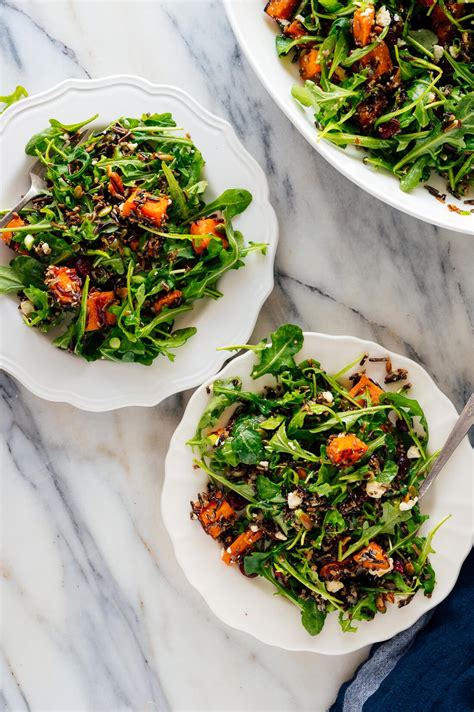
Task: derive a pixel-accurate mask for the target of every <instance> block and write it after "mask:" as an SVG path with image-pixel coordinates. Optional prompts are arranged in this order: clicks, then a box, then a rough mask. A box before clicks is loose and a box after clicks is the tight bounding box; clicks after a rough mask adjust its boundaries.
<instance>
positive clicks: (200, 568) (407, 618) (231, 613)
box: [161, 333, 472, 655]
mask: <svg viewBox="0 0 474 712" xmlns="http://www.w3.org/2000/svg"><path fill="white" fill-rule="evenodd" d="M363 353H369V354H370V355H371V356H385V355H386V354H389V355H390V356H391V358H392V362H393V366H394V368H400V367H402V368H407V369H408V371H409V378H410V382H411V383H412V384H413V387H412V388H411V390H410V395H411V397H413V398H416V399H418V400H419V401H420V403H421V405H422V407H423V408H424V410H425V413H426V417H427V420H428V424H429V427H430V440H429V450H430V452H433V451H435V450H437V449H438V448H440V447H441V446H442V445H443V444H444V442H445V440H446V438H447V436H448V434H449V432H450V430H451V428H452V426H453V424H454V422H455V420H456V418H457V413H456V410H455V408H454V406H453V405H452V403H451V402H450V401H449V400H448V398H446V396H445V395H443V393H441V391H440V390H439V388H438V387H437V386H436V385H435V384H434V382H433V381H432V379H431V378H430V376H429V375H428V374H427V373H426V371H425V370H424V369H423V368H421V366H419V365H418V364H416V363H415V362H414V361H411V360H410V359H408V358H406V357H404V356H399V355H397V354H394V353H391V352H390V351H387V350H386V349H384V348H382V347H381V346H379V345H378V344H375V343H373V342H371V341H362V340H361V339H358V338H356V337H352V336H327V335H323V334H316V333H306V334H305V343H304V347H303V349H302V351H301V352H300V354H299V355H298V358H301V359H304V358H309V357H313V358H315V359H317V360H318V361H320V362H321V363H322V365H323V367H324V368H326V369H327V370H328V372H330V373H336V372H337V371H338V370H339V369H340V368H342V367H343V366H345V365H346V364H347V363H350V362H351V361H352V360H353V359H355V358H357V356H359V355H361V354H363ZM254 362H255V356H254V354H253V353H251V352H246V353H245V354H244V355H242V356H239V357H238V358H236V359H234V360H233V361H231V362H230V363H229V364H228V365H227V366H226V367H225V368H224V369H223V371H222V372H221V373H220V374H219V378H228V377H234V376H239V377H240V378H241V379H242V381H243V387H244V389H247V390H252V391H260V390H261V389H262V387H263V385H266V384H267V383H271V381H272V379H271V378H267V377H263V378H262V379H259V380H257V381H253V380H252V379H251V378H250V376H249V373H250V370H251V367H252V364H253V363H254ZM368 368H369V373H370V374H372V375H374V376H375V377H377V374H380V376H381V378H382V380H383V374H382V373H381V372H380V370H383V365H381V364H369V365H368ZM213 380H214V379H211V380H210V381H208V383H206V384H204V385H202V386H201V387H200V388H199V389H198V390H197V391H196V392H195V393H194V395H193V396H192V398H191V400H190V401H189V403H188V406H187V408H186V411H185V413H184V416H183V419H182V420H181V423H180V424H179V426H178V428H177V429H176V431H175V433H174V435H173V438H172V440H171V443H170V448H169V451H168V455H167V457H166V463H165V482H164V486H163V494H162V498H161V509H162V514H163V518H164V522H165V525H166V527H167V529H168V533H169V535H170V537H171V540H172V542H173V546H174V550H175V554H176V558H177V559H178V561H179V563H180V565H181V567H182V569H183V571H184V573H185V575H186V577H187V578H188V580H189V582H190V583H191V584H192V585H193V586H194V587H195V588H196V589H197V590H198V591H199V592H200V593H201V595H202V596H203V597H204V599H205V600H206V602H207V603H208V605H209V606H210V608H211V609H212V610H213V611H214V613H215V614H216V616H218V617H219V618H220V619H221V620H223V621H224V622H225V623H227V624H228V625H230V626H232V627H234V628H237V629H238V630H242V631H245V632H246V633H250V634H251V635H253V636H255V637H256V638H258V639H259V640H261V641H263V642H264V643H269V644H270V645H276V646H278V647H280V648H285V649H287V650H300V651H303V650H304V651H313V652H317V653H324V654H326V655H340V654H343V653H349V652H352V651H354V650H358V649H359V648H362V647H364V646H366V645H370V644H372V643H375V642H377V641H381V640H386V639H387V638H390V637H392V636H393V635H395V634H396V633H399V632H400V631H402V630H405V628H408V627H409V626H411V625H412V624H413V623H415V621H416V620H417V619H418V618H419V617H420V616H421V615H422V614H423V613H425V612H426V611H428V610H429V609H430V608H433V606H435V605H436V604H437V603H439V602H440V601H442V600H443V599H444V598H445V597H446V596H447V595H448V593H449V592H450V591H451V589H452V588H453V586H454V584H455V582H456V579H457V577H458V574H459V570H460V568H461V564H462V562H463V560H464V559H465V557H466V556H467V554H468V552H469V550H470V548H471V545H472V474H471V464H472V463H471V449H470V446H469V443H468V441H467V439H466V440H465V441H464V442H463V443H462V444H461V446H460V447H459V448H458V450H457V451H456V453H455V454H454V455H453V457H452V458H451V460H450V461H449V463H448V464H447V465H446V467H445V469H444V471H443V473H442V475H440V477H439V478H438V480H437V481H436V482H435V483H434V484H433V485H432V487H431V489H430V491H429V492H428V494H427V495H426V496H425V498H424V499H423V501H422V511H423V512H426V513H428V514H429V515H430V520H429V522H426V523H425V524H424V525H423V529H422V531H423V532H426V531H429V529H430V528H432V527H433V526H434V525H435V524H436V523H437V522H439V521H440V520H441V519H442V518H443V517H445V516H446V515H447V514H452V517H451V518H450V519H449V520H448V521H447V522H446V523H445V524H444V525H443V526H442V527H441V529H440V530H439V531H438V533H437V534H436V537H435V540H434V548H435V549H436V553H435V554H432V555H431V561H432V564H433V566H434V568H435V571H436V574H437V579H438V581H437V585H436V587H435V590H434V593H433V595H432V597H431V598H425V597H424V596H423V595H422V594H420V593H418V594H417V595H416V596H415V598H414V599H413V601H412V602H411V603H410V604H409V605H408V606H406V607H404V608H397V607H396V606H390V607H389V610H388V611H387V613H386V614H385V615H377V616H376V617H375V619H374V620H373V621H370V622H368V621H365V622H360V623H358V627H359V629H358V632H357V633H343V632H342V631H341V630H340V628H339V623H338V621H337V616H336V615H334V614H331V615H329V616H328V618H327V619H326V624H325V626H324V628H323V631H322V632H321V633H320V634H319V635H318V636H316V637H314V638H313V637H311V636H310V635H308V633H307V632H306V631H305V629H304V628H303V627H302V625H301V623H300V616H299V613H298V611H297V609H296V608H295V607H294V606H292V604H291V603H289V602H288V601H286V600H284V599H282V598H281V597H279V596H274V595H272V594H273V587H272V586H271V585H270V584H269V583H268V582H266V581H265V580H262V579H260V578H246V577H245V576H243V575H242V574H241V573H240V571H239V569H238V567H227V566H225V564H223V563H222V562H221V560H220V549H219V546H218V545H217V544H216V542H215V541H214V540H213V539H211V537H209V536H206V535H205V534H204V532H203V531H202V529H201V527H200V526H199V523H198V522H196V521H192V520H191V519H190V517H189V512H190V504H189V503H190V501H191V500H194V499H195V498H196V495H197V493H198V492H200V491H203V490H204V489H205V486H206V483H207V478H206V475H205V474H204V473H203V472H202V471H201V470H195V469H194V468H193V453H192V451H191V448H190V447H188V446H186V444H185V443H186V441H187V440H188V439H189V438H191V437H192V436H193V435H194V432H195V429H196V425H197V422H198V420H199V417H200V415H201V413H202V411H203V410H204V408H205V407H206V405H207V404H208V402H209V399H210V397H211V396H210V395H209V393H208V392H207V387H208V386H210V385H211V384H212V382H213Z"/></svg>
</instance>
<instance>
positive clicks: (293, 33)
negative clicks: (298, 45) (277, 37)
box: [283, 20, 306, 40]
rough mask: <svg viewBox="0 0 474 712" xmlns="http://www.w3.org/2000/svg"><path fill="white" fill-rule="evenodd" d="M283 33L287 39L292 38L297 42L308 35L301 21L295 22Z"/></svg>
mask: <svg viewBox="0 0 474 712" xmlns="http://www.w3.org/2000/svg"><path fill="white" fill-rule="evenodd" d="M283 33H284V34H285V35H286V36H287V37H292V38H293V39H294V40H296V39H297V38H298V37H303V35H305V34H306V30H305V28H304V25H302V24H301V22H300V21H299V20H293V22H290V24H289V25H287V26H286V27H285V28H284V29H283Z"/></svg>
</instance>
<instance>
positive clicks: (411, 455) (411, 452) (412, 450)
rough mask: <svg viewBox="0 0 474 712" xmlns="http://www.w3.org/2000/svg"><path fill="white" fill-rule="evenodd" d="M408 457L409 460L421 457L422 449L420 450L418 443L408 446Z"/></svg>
mask: <svg viewBox="0 0 474 712" xmlns="http://www.w3.org/2000/svg"><path fill="white" fill-rule="evenodd" d="M407 457H408V459H409V460H418V458H419V457H420V451H419V450H418V448H417V447H416V445H412V446H411V447H409V448H408V450H407Z"/></svg>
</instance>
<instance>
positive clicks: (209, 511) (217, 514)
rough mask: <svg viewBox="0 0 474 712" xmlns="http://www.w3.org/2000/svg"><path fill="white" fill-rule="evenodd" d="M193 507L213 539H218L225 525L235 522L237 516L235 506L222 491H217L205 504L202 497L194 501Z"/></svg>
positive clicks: (203, 526)
mask: <svg viewBox="0 0 474 712" xmlns="http://www.w3.org/2000/svg"><path fill="white" fill-rule="evenodd" d="M192 508H193V512H194V514H195V515H196V516H197V518H198V519H199V521H200V522H201V526H202V528H203V529H204V531H205V532H206V534H209V535H210V536H212V538H213V539H217V537H218V536H219V535H220V534H222V532H223V531H224V528H225V526H226V525H228V524H230V523H231V522H233V521H234V519H235V517H236V513H235V510H234V508H233V507H232V506H231V505H230V504H229V503H228V502H227V500H226V499H225V498H224V495H223V494H222V492H216V493H215V495H213V496H212V497H211V499H210V500H209V501H208V502H207V503H205V504H203V503H202V499H201V500H200V501H199V502H194V503H193V505H192Z"/></svg>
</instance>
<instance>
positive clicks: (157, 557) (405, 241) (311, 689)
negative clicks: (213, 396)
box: [0, 0, 474, 712]
mask: <svg viewBox="0 0 474 712" xmlns="http://www.w3.org/2000/svg"><path fill="white" fill-rule="evenodd" d="M0 53H1V55H0V56H1V65H0V66H1V69H0V91H1V93H8V92H9V91H10V90H11V89H12V88H13V87H14V86H15V84H17V83H18V84H23V85H24V86H26V87H27V88H28V90H29V91H30V93H34V92H37V91H41V90H43V89H46V88H48V87H49V86H51V85H53V84H54V83H56V82H58V81H61V80H62V79H64V78H67V77H81V78H86V77H98V76H105V75H109V74H115V73H129V74H140V75H142V76H145V77H147V78H148V79H150V80H152V81H159V82H167V83H170V84H176V85H178V86H181V87H183V88H184V89H185V90H187V91H189V92H190V93H191V94H193V95H194V96H195V97H196V98H197V100H198V101H200V102H201V103H203V104H204V105H205V106H207V107H208V108H209V109H210V110H211V111H213V112H215V113H217V114H220V115H222V116H224V117H225V118H227V119H228V120H229V121H231V123H232V124H233V125H234V127H235V129H236V131H237V133H238V135H239V137H240V138H241V140H242V142H243V143H244V144H245V146H246V147H247V148H248V150H249V151H250V152H251V153H252V154H253V155H254V156H255V157H256V159H257V160H258V161H259V162H260V164H261V165H262V166H263V168H264V170H265V172H266V173H267V176H268V179H269V183H270V189H271V194H272V202H273V205H274V206H275V209H276V211H277V215H278V219H279V223H280V235H281V237H280V247H279V250H278V256H277V263H276V284H275V290H274V292H273V294H272V295H271V297H270V298H269V299H268V301H267V304H266V305H265V307H264V309H263V311H262V314H261V316H260V319H259V321H258V324H257V327H256V330H255V334H254V338H259V337H261V336H263V335H264V334H266V333H267V332H268V331H269V330H270V329H272V328H274V327H275V326H276V325H277V324H279V323H281V322H283V321H296V322H298V323H300V324H301V325H302V326H303V327H305V328H306V329H312V330H316V331H324V332H329V333H335V334H342V333H346V334H355V335H359V336H361V337H364V338H371V339H374V340H376V341H379V342H380V343H382V344H384V345H385V346H387V347H388V348H391V349H394V350H396V351H399V352H401V353H404V354H407V355H408V356H411V357H412V358H414V359H416V360H417V361H419V362H420V363H421V364H422V365H423V366H425V368H427V370H428V371H429V372H430V373H431V375H432V376H433V378H434V379H435V380H436V382H437V383H438V384H439V386H440V387H441V389H442V390H443V391H444V392H445V393H446V394H447V395H448V396H449V397H450V398H451V399H452V400H453V402H454V403H455V404H456V406H457V407H458V408H460V407H461V405H462V404H463V402H464V401H465V399H466V396H467V394H468V392H470V390H471V388H472V365H471V361H472V359H471V358H470V349H471V346H472V341H471V324H470V318H471V315H472V312H470V307H472V304H473V284H472V278H471V273H470V272H471V268H470V266H471V265H472V260H473V253H474V246H473V241H472V239H470V238H468V237H467V236H463V235H460V234H454V233H450V232H447V231H445V230H440V229H438V228H436V227H432V226H429V225H427V224H424V223H421V222H418V221H416V220H414V219H412V218H409V217H407V216H404V215H402V214H401V213H399V212H397V211H396V210H394V209H392V208H390V207H388V206H386V205H383V204H382V203H380V202H379V201H377V200H375V199H374V198H372V197H370V196H369V195H367V194H366V193H365V192H364V191H362V190H360V189H359V188H358V187H357V186H355V185H353V184H352V183H350V182H349V181H347V180H346V179H345V178H344V177H343V176H341V175H339V174H338V173H337V172H336V171H335V170H334V169H333V168H332V167H331V166H329V165H328V164H327V163H326V162H325V161H324V160H323V159H322V158H321V157H320V156H318V155H317V154H316V153H315V152H314V151H312V150H311V149H310V148H309V146H308V145H307V143H306V142H305V140H304V139H303V138H302V137H301V136H300V135H299V133H298V132H297V131H296V130H295V129H294V128H293V127H292V125H291V124H290V123H289V122H288V121H287V119H286V118H285V117H284V115H283V114H282V113H281V112H280V111H279V109H278V108H277V107H276V105H275V104H274V103H273V101H272V100H271V99H270V98H269V96H268V95H267V94H266V92H265V90H264V89H263V88H262V87H261V85H260V84H259V82H258V80H257V78H256V77H255V75H254V74H253V72H252V70H251V69H250V67H249V66H248V65H247V63H246V61H245V60H244V59H243V58H242V56H241V53H240V51H239V49H238V46H237V44H236V42H235V39H234V37H233V35H232V31H231V29H230V26H229V24H228V22H227V19H226V16H225V12H224V9H223V7H222V6H221V3H220V2H204V1H201V0H195V1H189V2H181V1H180V0H175V1H173V2H171V1H170V2H145V1H141V0H135V1H132V0H122V2H112V1H111V0H109V1H106V0H94V1H92V0H75V1H74V0H69V1H66V0H61V1H52V0H43V1H42V2H38V1H37V0H36V1H34V0H19V1H18V0H2V1H0ZM1 396H2V408H1V429H2V436H3V437H2V441H1V444H0V447H1V462H2V488H1V505H2V507H1V514H2V518H1V532H2V545H1V549H2V552H1V553H2V561H1V573H2V583H3V587H2V594H1V613H2V619H3V620H2V622H3V634H2V641H1V659H0V665H1V667H2V685H1V693H0V706H1V708H2V709H5V710H12V711H13V710H14V711H15V712H16V711H20V710H35V711H39V710H41V711H42V710H45V711H46V710H48V712H49V711H50V710H61V711H65V710H87V711H89V710H104V711H107V712H109V711H110V712H115V710H128V709H130V710H147V711H148V710H150V711H151V712H152V711H154V710H167V709H172V710H196V711H201V710H215V711H216V712H217V711H218V710H223V709H226V710H251V711H254V710H255V711H256V710H258V711H260V710H269V711H270V710H272V711H280V710H281V711H283V710H285V711H286V710H313V711H314V710H317V711H318V712H319V711H322V710H324V709H325V708H326V707H327V706H328V705H329V704H330V702H331V700H332V699H333V698H334V696H335V694H336V691H337V689H338V686H339V684H340V683H341V682H342V681H343V680H344V679H346V678H347V677H348V676H350V674H351V673H352V671H353V669H354V668H355V666H356V665H357V664H358V662H359V661H360V660H361V659H363V657H364V655H366V653H367V651H360V652H359V653H355V654H352V655H349V656H345V657H340V658H325V657H324V656H319V655H311V654H303V653H301V654H294V653H288V652H284V651H281V650H277V649H274V648H270V647H268V646H265V645H262V644H260V643H258V642H257V641H255V640H253V639H252V638H250V637H248V636H246V635H244V634H240V633H238V632H235V631H233V630H231V629H229V628H227V627H226V626H224V625H223V624H221V623H220V622H219V621H217V620H216V619H215V617H214V616H213V614H212V613H211V612H210V611H209V609H208V608H207V606H206V604H205V602H204V601H203V600H202V599H201V598H200V597H199V596H198V594H197V593H195V592H194V591H193V590H192V589H191V587H190V586H189V585H188V584H187V582H186V581H185V579H184V576H183V574H182V573H181V571H180V569H179V567H178V565H177V563H176V561H175V560H174V557H173V553H172V550H171V544H170V542H169V539H168V536H167V534H166V532H165V531H164V528H163V524H162V522H161V519H160V515H159V496H160V490H161V482H162V473H163V458H164V455H165V453H166V449H167V445H168V441H169V438H170V436H171V433H172V432H173V430H174V428H175V427H176V424H177V423H178V421H179V418H180V415H181V413H182V410H183V406H184V405H185V402H186V400H187V397H188V394H184V395H179V396H176V397H174V398H170V399H168V401H166V402H165V403H163V404H162V405H161V406H159V407H158V408H154V409H151V410H143V409H127V410H123V411H119V412H114V413H103V414H88V413H84V412H82V411H79V410H75V409H74V408H72V407H69V406H67V405H57V404H52V403H47V402H45V401H41V400H39V399H38V398H36V397H34V396H32V395H31V394H29V393H28V392H26V391H25V390H24V389H23V388H22V387H21V386H18V385H17V384H16V383H15V382H14V381H13V380H12V379H10V378H9V377H7V376H5V375H3V376H2V379H1Z"/></svg>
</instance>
